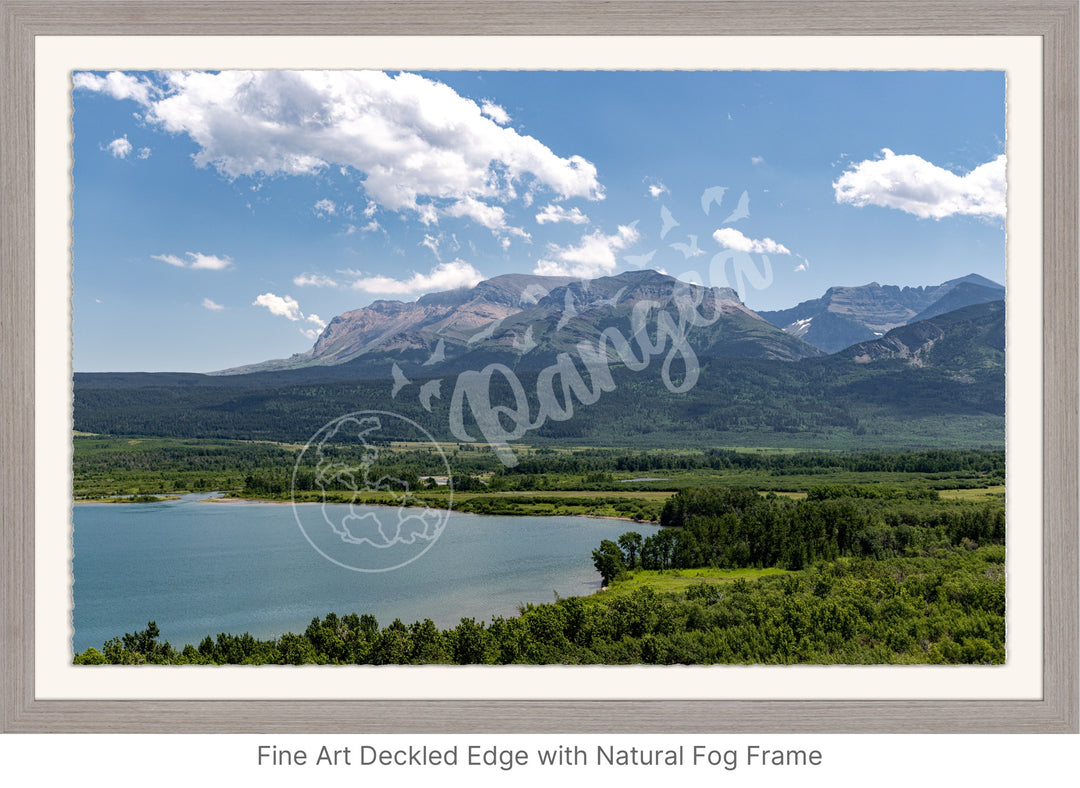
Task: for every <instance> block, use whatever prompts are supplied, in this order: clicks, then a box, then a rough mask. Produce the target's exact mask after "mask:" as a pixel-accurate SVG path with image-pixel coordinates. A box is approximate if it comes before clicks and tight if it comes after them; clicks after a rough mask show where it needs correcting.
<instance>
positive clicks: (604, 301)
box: [589, 287, 626, 307]
mask: <svg viewBox="0 0 1080 788" xmlns="http://www.w3.org/2000/svg"><path fill="white" fill-rule="evenodd" d="M625 292H626V288H625V287H623V288H621V289H620V290H619V292H617V293H616V294H615V295H613V296H612V297H611V298H598V299H597V300H595V301H593V302H592V303H591V304H590V305H589V306H611V307H613V306H615V305H616V304H617V303H619V299H620V298H622V294H623V293H625Z"/></svg>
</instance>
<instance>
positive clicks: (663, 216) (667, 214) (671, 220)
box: [660, 205, 679, 238]
mask: <svg viewBox="0 0 1080 788" xmlns="http://www.w3.org/2000/svg"><path fill="white" fill-rule="evenodd" d="M660 222H661V227H660V237H661V238H663V237H664V236H665V235H667V234H668V233H670V232H671V231H672V230H674V229H675V228H676V227H678V226H679V223H678V222H677V221H675V217H674V216H672V215H671V211H669V210H668V207H667V206H666V205H661V206H660Z"/></svg>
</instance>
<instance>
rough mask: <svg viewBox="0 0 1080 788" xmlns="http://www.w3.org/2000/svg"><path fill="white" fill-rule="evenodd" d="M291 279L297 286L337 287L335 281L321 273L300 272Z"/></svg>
mask: <svg viewBox="0 0 1080 788" xmlns="http://www.w3.org/2000/svg"><path fill="white" fill-rule="evenodd" d="M292 281H293V284H294V285H296V286H297V287H337V282H335V281H334V280H333V279H331V278H330V277H328V276H324V275H323V274H300V275H299V276H294V277H293V280H292Z"/></svg>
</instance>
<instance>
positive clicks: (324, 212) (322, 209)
mask: <svg viewBox="0 0 1080 788" xmlns="http://www.w3.org/2000/svg"><path fill="white" fill-rule="evenodd" d="M314 211H315V215H316V216H318V217H319V218H320V219H322V218H324V217H326V216H333V215H334V214H336V213H337V206H336V205H334V201H333V200H327V199H322V200H319V201H318V202H317V203H315V208H314Z"/></svg>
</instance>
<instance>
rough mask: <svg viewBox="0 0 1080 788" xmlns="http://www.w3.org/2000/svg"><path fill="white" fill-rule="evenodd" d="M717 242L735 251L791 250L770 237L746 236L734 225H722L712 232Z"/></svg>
mask: <svg viewBox="0 0 1080 788" xmlns="http://www.w3.org/2000/svg"><path fill="white" fill-rule="evenodd" d="M712 237H713V238H714V239H715V240H716V242H717V243H718V244H720V245H721V246H723V247H724V248H725V249H734V250H735V251H737V252H754V253H755V254H791V250H790V249H788V248H787V247H786V246H784V245H783V244H778V243H777V242H776V241H774V240H773V239H772V238H762V239H760V240H758V239H755V238H747V237H746V236H745V235H743V234H742V233H740V232H739V231H738V230H736V229H735V228H734V227H724V228H722V229H720V230H717V231H716V232H715V233H713V234H712Z"/></svg>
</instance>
